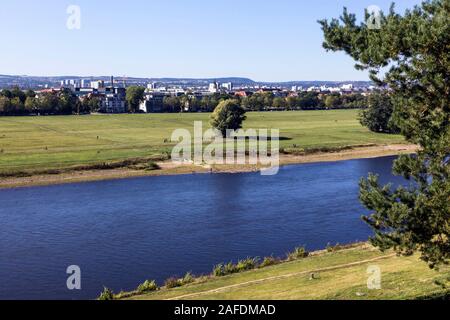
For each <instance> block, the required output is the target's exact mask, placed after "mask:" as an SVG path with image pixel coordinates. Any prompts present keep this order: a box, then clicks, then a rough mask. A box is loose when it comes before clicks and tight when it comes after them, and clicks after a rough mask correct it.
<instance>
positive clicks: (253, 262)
mask: <svg viewBox="0 0 450 320" xmlns="http://www.w3.org/2000/svg"><path fill="white" fill-rule="evenodd" d="M258 260H259V259H258V258H247V259H244V260H239V262H238V263H237V265H236V266H235V272H243V271H248V270H252V269H255V268H256V267H257V265H258Z"/></svg>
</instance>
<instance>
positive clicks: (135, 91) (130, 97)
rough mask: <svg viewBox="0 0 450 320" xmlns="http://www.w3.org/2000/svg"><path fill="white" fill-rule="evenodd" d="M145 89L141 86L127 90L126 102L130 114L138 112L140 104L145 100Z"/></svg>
mask: <svg viewBox="0 0 450 320" xmlns="http://www.w3.org/2000/svg"><path fill="white" fill-rule="evenodd" d="M144 93H145V88H144V87H139V86H131V87H128V88H127V93H126V101H127V104H128V110H129V111H130V112H133V113H134V112H137V111H138V110H139V104H140V103H141V102H142V101H143V100H144Z"/></svg>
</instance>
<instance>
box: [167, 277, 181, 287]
mask: <svg viewBox="0 0 450 320" xmlns="http://www.w3.org/2000/svg"><path fill="white" fill-rule="evenodd" d="M182 285H183V283H182V282H181V281H180V279H177V278H174V277H171V278H169V279H167V280H166V281H165V282H164V286H165V287H166V288H167V289H172V288H177V287H181V286H182Z"/></svg>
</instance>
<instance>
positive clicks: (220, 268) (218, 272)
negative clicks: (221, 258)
mask: <svg viewBox="0 0 450 320" xmlns="http://www.w3.org/2000/svg"><path fill="white" fill-rule="evenodd" d="M212 274H213V276H214V277H223V276H224V275H225V272H224V265H223V264H217V265H215V266H214V268H213V272H212Z"/></svg>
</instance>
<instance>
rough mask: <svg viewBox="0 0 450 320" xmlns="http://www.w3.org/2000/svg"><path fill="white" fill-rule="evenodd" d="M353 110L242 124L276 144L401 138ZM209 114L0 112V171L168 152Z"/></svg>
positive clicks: (251, 117)
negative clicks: (274, 132) (268, 132)
mask: <svg viewBox="0 0 450 320" xmlns="http://www.w3.org/2000/svg"><path fill="white" fill-rule="evenodd" d="M357 113H358V111H357V110H342V111H303V112H270V113H249V114H248V120H247V121H246V122H245V127H246V128H277V129H280V130H281V132H280V134H281V136H282V137H284V138H285V139H283V141H281V147H282V148H287V149H291V150H295V149H296V148H303V149H315V148H324V147H326V148H336V147H345V146H355V145H366V144H389V143H401V142H404V140H403V138H402V137H400V136H397V135H386V134H376V133H372V132H370V131H369V130H367V129H366V128H364V127H362V126H361V125H360V124H359V122H358V120H357ZM208 120H209V114H150V115H141V114H139V115H90V116H50V117H0V173H3V172H9V173H10V172H15V171H20V170H31V171H32V170H35V169H40V170H42V169H52V168H64V167H69V166H73V165H87V164H97V163H102V162H105V161H120V160H124V159H130V158H139V157H145V158H149V157H155V158H161V157H163V156H164V154H166V155H167V154H168V153H170V151H171V149H172V147H173V145H174V144H173V143H171V142H170V138H171V134H172V132H173V130H175V129H178V128H186V129H189V130H191V131H192V128H193V122H194V121H203V123H204V128H205V129H206V128H208V127H209V125H208Z"/></svg>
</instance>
